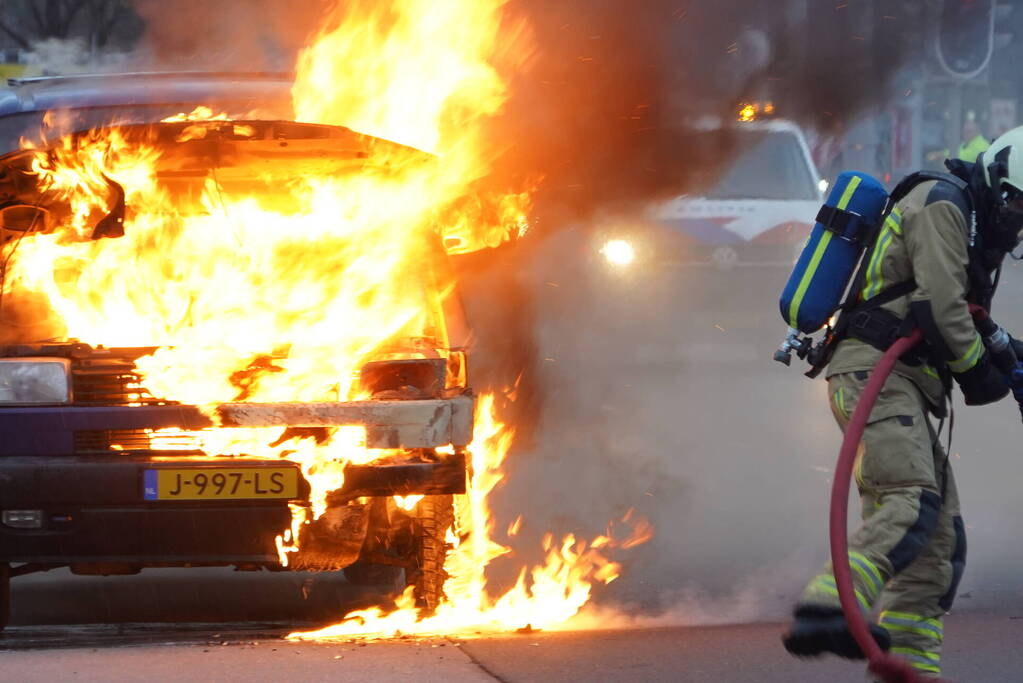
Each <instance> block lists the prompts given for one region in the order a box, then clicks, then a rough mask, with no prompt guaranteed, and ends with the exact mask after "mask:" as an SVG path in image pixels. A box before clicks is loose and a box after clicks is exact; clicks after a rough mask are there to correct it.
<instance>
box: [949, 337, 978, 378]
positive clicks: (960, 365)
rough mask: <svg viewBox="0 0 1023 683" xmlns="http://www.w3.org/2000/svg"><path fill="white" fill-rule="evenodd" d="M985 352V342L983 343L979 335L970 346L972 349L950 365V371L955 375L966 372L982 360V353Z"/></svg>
mask: <svg viewBox="0 0 1023 683" xmlns="http://www.w3.org/2000/svg"><path fill="white" fill-rule="evenodd" d="M983 350H984V342H983V341H981V338H980V335H979V334H978V335H977V336H976V338H975V339H974V340H973V343H972V344H970V348H969V349H967V350H966V353H964V354H963V355H962V356H960V357H959V358H957V359H955V360H954V361H951V362H950V363H949V364H948V369H949V370H951V371H952V372H955V373H961V372H966V371H967V370H969V369H970V368H972V367H973V366H974V365H976V364H977V361H978V360H980V355H981V352H982V351H983Z"/></svg>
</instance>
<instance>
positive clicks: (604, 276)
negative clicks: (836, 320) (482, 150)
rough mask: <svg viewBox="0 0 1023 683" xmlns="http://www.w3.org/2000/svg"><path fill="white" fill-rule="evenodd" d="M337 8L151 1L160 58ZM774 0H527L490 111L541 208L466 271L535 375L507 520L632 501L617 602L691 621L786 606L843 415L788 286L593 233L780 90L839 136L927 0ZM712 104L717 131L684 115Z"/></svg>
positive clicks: (501, 370) (600, 522)
mask: <svg viewBox="0 0 1023 683" xmlns="http://www.w3.org/2000/svg"><path fill="white" fill-rule="evenodd" d="M328 4H330V3H327V2H320V1H317V2H306V3H295V2H283V1H275V0H259V1H258V2H257V1H246V2H242V1H241V0H233V1H229V0H223V1H221V2H216V3H211V2H202V1H200V0H179V1H177V2H160V1H158V0H138V2H137V7H138V10H139V12H140V14H141V15H142V16H143V17H144V18H145V19H146V20H147V24H148V28H147V32H146V34H145V36H144V40H143V52H144V53H145V55H146V57H145V59H146V60H147V61H148V62H149V63H150V64H152V65H159V66H170V67H177V68H204V69H218V70H223V69H243V70H252V69H266V70H289V69H291V68H292V66H293V63H294V56H295V54H296V51H297V50H298V49H299V48H300V47H301V45H302V44H303V43H304V42H305V41H306V40H307V38H308V36H309V35H310V34H311V33H312V32H313V31H314V30H315V27H316V24H317V21H318V20H319V19H320V17H321V16H322V15H323V11H324V8H325V7H326V6H327V5H328ZM778 4H779V3H768V2H761V1H757V0H717V1H715V2H713V3H711V2H697V1H695V0H690V1H686V0H671V1H667V0H643V1H642V2H636V1H634V0H633V1H629V0H572V1H569V0H561V1H557V2H545V1H542V0H511V1H510V2H509V5H508V11H509V12H510V13H512V14H515V15H519V16H525V17H527V18H528V19H529V21H530V23H531V24H532V27H533V31H534V33H535V36H536V39H537V42H538V54H537V58H536V60H535V61H534V63H533V65H532V67H531V68H530V69H529V70H528V71H527V72H525V73H521V74H517V75H515V77H514V79H513V81H512V83H511V98H510V100H509V102H508V103H507V106H506V107H505V110H504V111H503V112H502V114H501V115H500V116H499V117H497V118H496V119H495V120H494V121H493V135H495V136H500V137H501V139H502V140H503V141H505V142H506V143H507V145H506V152H505V153H504V155H503V156H502V157H501V158H499V159H498V160H497V164H496V168H495V173H494V175H493V176H492V177H491V178H489V179H487V180H486V181H485V183H486V184H488V185H491V186H493V187H497V188H502V187H506V188H515V189H518V188H519V186H520V185H521V183H522V182H525V181H531V180H534V179H536V178H538V177H539V178H542V180H541V182H540V184H539V186H538V191H537V194H536V211H535V214H534V218H533V221H534V223H535V224H534V226H533V229H532V230H531V231H530V233H529V234H528V235H527V236H526V237H525V238H523V239H522V240H521V241H520V242H519V243H518V244H515V245H511V246H510V247H505V248H502V249H499V250H497V251H495V252H493V253H487V254H478V255H475V256H472V257H470V258H468V259H464V260H463V261H462V262H461V263H459V264H458V266H459V268H460V270H461V273H462V275H463V278H462V283H461V284H462V292H463V295H464V296H465V298H466V302H467V306H468V308H469V313H470V317H471V319H472V322H473V324H474V327H475V330H476V334H477V350H476V354H475V358H474V363H475V366H474V370H475V375H474V383H475V384H476V386H477V387H478V388H481V389H483V388H487V387H503V386H509V385H513V384H515V382H516V380H518V391H517V395H516V400H515V401H513V402H509V403H508V405H506V406H505V407H506V408H512V409H514V411H515V412H509V413H507V414H506V416H511V419H512V421H513V422H514V423H515V424H516V426H517V428H518V429H519V435H520V438H519V440H518V441H517V442H516V447H515V449H514V450H513V452H512V454H511V457H510V459H509V468H510V472H509V476H508V478H507V480H506V482H505V484H504V486H503V488H502V489H500V490H499V491H498V493H497V494H496V497H497V500H496V505H497V513H498V517H499V520H501V521H502V522H505V523H507V522H510V521H511V520H513V519H514V518H515V517H516V516H517V515H519V514H524V515H525V522H524V526H523V530H522V532H521V537H520V538H521V539H522V540H523V542H521V543H520V542H518V541H516V542H513V543H511V545H513V546H514V547H515V548H516V555H515V558H514V559H515V561H516V562H518V561H521V560H522V559H528V552H527V551H525V550H523V549H524V548H530V547H538V546H539V543H538V542H537V541H538V540H539V537H540V536H541V535H542V533H543V532H544V531H545V530H547V529H553V530H555V531H567V530H579V531H583V532H585V533H588V534H592V533H596V532H600V531H602V530H603V526H604V524H605V522H606V521H607V520H608V519H612V518H620V517H622V516H623V515H624V514H625V512H626V510H628V509H629V508H632V507H635V508H636V509H637V510H638V512H639V513H640V514H643V515H645V516H647V517H650V518H651V519H652V520H653V522H654V523H655V526H656V527H657V534H658V535H657V537H656V538H655V539H654V541H653V542H651V543H649V544H647V545H646V546H641V547H639V548H636V549H634V551H632V552H631V554H630V555H629V556H628V560H627V566H626V573H625V578H624V579H623V580H621V581H619V582H617V583H615V584H612V586H611V587H610V594H605V597H608V598H613V599H614V600H616V601H619V602H621V603H624V604H637V605H639V606H641V607H643V608H644V609H651V608H654V607H664V606H666V605H667V606H670V605H672V604H681V605H682V606H681V607H677V608H676V609H674V610H669V611H668V613H667V615H668V616H667V617H666V618H667V619H669V620H674V621H679V620H682V621H685V620H692V619H694V618H696V619H700V620H711V621H723V620H744V619H752V618H756V617H759V616H763V615H764V614H765V613H766V614H776V613H777V610H778V609H780V607H779V606H780V605H782V604H784V602H785V601H786V600H788V599H789V597H790V596H791V592H792V591H793V590H794V589H795V588H796V587H797V586H798V584H799V582H800V581H801V580H802V579H803V578H804V576H805V574H806V572H808V571H810V569H811V568H812V567H813V566H814V565H815V564H816V563H817V562H818V561H819V560H822V559H823V548H824V545H823V543H824V532H825V529H824V525H823V522H822V521H821V520H822V518H821V515H820V512H821V511H823V510H824V504H825V497H826V495H827V489H828V486H829V483H830V468H831V466H832V463H833V458H834V450H835V448H836V447H837V437H836V434H837V432H836V430H835V428H834V426H833V424H831V420H830V416H829V415H828V411H827V407H826V405H825V402H824V401H823V399H822V397H821V394H822V392H821V387H820V385H819V384H817V383H811V382H808V381H806V380H801V379H800V378H799V377H798V376H797V375H796V373H795V372H794V371H789V372H788V373H785V372H783V371H782V369H781V368H780V366H779V367H775V366H772V365H771V364H770V361H769V360H767V359H768V358H769V356H770V351H771V350H772V344H773V343H774V342H776V341H777V340H776V338H775V337H776V334H777V333H778V332H779V331H780V330H781V325H780V323H779V321H778V320H777V313H776V309H775V305H776V303H775V296H776V291H777V288H778V287H779V286H780V284H781V283H780V282H774V281H765V280H758V279H751V278H747V277H746V276H745V275H738V274H736V273H732V274H716V275H713V276H712V275H708V276H707V277H706V278H704V277H703V276H702V275H700V274H696V275H687V274H680V273H661V272H657V273H655V272H652V271H649V270H644V268H642V267H641V268H640V271H639V272H638V273H636V274H633V275H631V276H626V277H622V276H621V274H611V273H607V272H604V271H601V270H600V269H599V268H597V267H594V264H593V263H592V262H591V260H590V256H591V255H592V254H591V253H590V252H588V251H587V250H586V246H585V244H586V239H585V233H586V232H587V230H588V226H589V225H590V221H591V219H592V218H593V217H595V216H599V215H601V214H603V213H604V212H607V211H613V212H615V213H616V214H617V215H619V216H623V217H626V218H627V217H628V215H629V212H638V211H639V210H641V208H642V206H643V204H644V203H645V202H647V201H650V200H654V199H657V198H664V197H671V196H673V195H678V194H682V193H685V192H689V191H693V190H694V189H698V188H700V187H702V186H705V185H707V184H709V183H711V182H713V180H714V179H715V177H716V176H717V174H719V173H720V171H721V169H722V168H723V167H724V166H725V165H726V164H727V163H728V162H729V161H730V160H731V159H733V158H734V157H735V155H736V154H737V153H738V152H739V151H741V150H738V149H736V146H735V141H734V139H733V136H732V135H731V133H732V127H731V125H730V122H732V121H733V120H734V115H735V112H736V110H737V108H738V105H739V104H740V103H741V102H746V101H753V100H771V101H772V102H774V103H775V106H776V107H777V110H778V112H779V114H780V115H781V116H783V117H786V118H790V119H793V120H796V121H798V122H799V123H801V124H803V125H805V126H807V127H810V128H814V129H816V130H819V131H823V132H829V131H838V130H841V129H842V128H843V127H844V126H846V125H848V124H850V123H851V122H852V121H853V120H854V119H855V118H856V117H857V116H858V115H860V114H861V113H863V112H865V111H867V110H869V109H870V108H871V107H873V106H875V105H878V104H880V103H882V102H883V101H884V100H885V98H886V97H887V95H888V84H889V83H890V81H891V79H892V77H893V75H894V74H895V73H896V71H897V70H898V68H899V62H900V58H901V55H902V48H901V47H900V46H901V45H902V42H901V41H898V40H895V37H896V36H894V35H893V32H894V30H895V27H897V26H900V25H905V24H906V23H910V22H914V21H917V20H918V17H917V16H916V15H915V14H914V10H913V8H914V7H916V6H917V5H918V4H920V3H909V2H903V3H886V4H888V5H892V7H890V8H886V9H885V12H886V16H876V15H874V14H872V13H871V10H870V8H869V7H862V6H861V5H863V4H865V3H861V4H857V3H844V2H843V3H839V2H823V1H822V2H817V1H816V0H815V1H813V2H810V1H809V0H807V2H804V3H803V7H802V10H801V11H798V12H795V11H794V12H791V13H788V12H782V11H779V9H778V7H777V5H778ZM793 4H795V3H793ZM872 4H875V5H879V4H880V3H872ZM708 117H709V118H711V119H714V120H716V121H718V122H719V124H720V125H718V126H716V127H713V129H712V130H710V131H708V130H706V129H694V127H692V126H689V125H687V123H692V122H694V121H696V120H698V119H707V118H708ZM719 276H720V277H719ZM714 278H717V279H714ZM495 302H500V303H501V304H502V305H500V306H497V305H495ZM1010 479H1011V478H1009V477H1006V479H1005V481H1009V480H1010ZM694 586H696V587H695V588H694ZM719 596H730V597H729V599H728V600H726V601H724V602H720V601H714V600H713V598H717V597H719ZM694 615H695V616H694Z"/></svg>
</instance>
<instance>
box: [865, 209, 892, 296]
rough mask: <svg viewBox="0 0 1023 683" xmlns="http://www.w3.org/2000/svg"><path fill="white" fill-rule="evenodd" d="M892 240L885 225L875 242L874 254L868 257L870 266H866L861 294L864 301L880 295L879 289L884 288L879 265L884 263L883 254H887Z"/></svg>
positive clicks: (890, 233)
mask: <svg viewBox="0 0 1023 683" xmlns="http://www.w3.org/2000/svg"><path fill="white" fill-rule="evenodd" d="M894 239H895V238H894V237H892V232H891V231H890V230H889V229H888V226H887V225H886V226H885V227H884V229H882V230H881V236H880V237H879V238H878V240H877V246H876V247H874V253H873V255H872V256H871V257H870V264H869V265H868V266H867V282H866V284H865V285H864V287H863V293H862V297H863V298H864V299H869V298H871V297H874V296H877V295H878V294H880V293H881V288H882V287H883V286H884V278H882V277H881V263H882V262H883V261H884V257H885V254H886V253H888V247H890V246H891V245H892V241H893V240H894Z"/></svg>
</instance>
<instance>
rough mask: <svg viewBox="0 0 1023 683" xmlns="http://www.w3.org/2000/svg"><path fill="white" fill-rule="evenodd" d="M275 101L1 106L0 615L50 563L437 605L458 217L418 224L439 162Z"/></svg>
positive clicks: (161, 87)
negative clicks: (386, 590)
mask: <svg viewBox="0 0 1023 683" xmlns="http://www.w3.org/2000/svg"><path fill="white" fill-rule="evenodd" d="M290 87H291V81H290V80H289V79H287V78H278V77H274V76H266V75H257V76H252V75H248V76H238V75H231V74H190V73H189V74H122V75H117V76H90V77H72V78H41V79H24V80H18V81H13V82H12V83H11V89H10V90H9V91H7V92H4V93H2V94H0V145H2V150H0V152H2V153H3V155H2V156H0V244H2V261H0V278H2V287H0V625H3V624H4V623H6V621H7V615H8V613H9V606H10V599H9V596H10V579H11V578H12V577H16V576H20V575H24V574H28V573H30V572H35V571H45V570H48V569H53V568H57V567H69V568H70V570H71V571H72V572H74V573H77V574H103V575H106V574H124V573H135V572H138V571H139V570H140V569H142V568H144V567H155V566H159V567H196V566H232V565H233V566H235V567H237V568H239V569H247V570H256V569H270V570H280V569H288V570H321V571H334V570H341V569H344V571H345V575H346V576H347V577H348V578H349V579H350V580H352V581H354V582H379V581H380V580H381V577H386V576H389V575H396V573H397V572H400V571H402V570H403V571H404V579H405V582H406V583H407V585H408V586H411V587H412V589H413V591H414V596H415V598H416V602H417V604H418V605H419V606H420V607H421V608H424V609H426V610H430V609H433V608H434V607H436V605H437V604H438V601H439V600H440V599H441V597H442V596H441V593H442V590H443V584H444V579H445V574H444V560H445V553H446V549H447V547H448V543H449V542H450V541H451V540H452V539H451V537H450V534H451V528H452V521H453V515H454V512H453V506H452V496H453V495H454V494H460V493H463V492H464V491H465V486H466V469H467V467H466V448H467V446H468V444H469V443H470V441H471V440H472V434H473V408H474V399H473V395H472V392H471V390H470V387H469V383H468V370H467V351H468V346H469V333H468V329H467V327H466V323H465V321H464V319H463V315H462V310H461V305H460V302H459V299H458V294H457V287H456V286H455V282H454V280H453V278H452V276H451V275H450V272H449V270H448V264H447V258H448V256H447V252H449V251H458V250H459V249H464V248H466V244H465V240H466V239H467V237H466V234H465V232H464V226H455V227H454V228H450V229H449V230H443V229H439V228H438V227H437V226H438V224H441V223H442V222H443V221H439V220H437V216H436V213H435V212H434V214H431V212H430V211H429V210H427V208H429V207H430V206H433V205H432V204H431V203H430V202H434V201H436V196H435V195H436V193H437V191H438V190H437V188H438V187H443V174H444V168H443V164H442V163H440V162H439V161H438V160H437V159H436V158H434V157H432V156H430V155H428V154H426V153H423V152H420V151H418V150H416V149H412V148H410V147H406V146H403V145H400V144H397V143H394V142H389V141H387V140H383V139H379V138H374V137H371V136H367V135H362V134H359V133H356V132H353V131H351V130H349V129H346V128H341V127H337V126H329V125H317V124H307V123H300V122H296V121H295V117H294V116H293V115H292V113H291V110H290ZM367 198H372V201H367ZM424 207H427V208H424ZM431 215H432V219H430V220H424V218H423V217H424V216H426V217H427V218H430V217H431ZM460 231H461V232H460Z"/></svg>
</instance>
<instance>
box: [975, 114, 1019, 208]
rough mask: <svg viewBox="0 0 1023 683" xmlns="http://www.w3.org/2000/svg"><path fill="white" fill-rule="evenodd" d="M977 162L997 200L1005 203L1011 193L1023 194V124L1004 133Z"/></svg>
mask: <svg viewBox="0 0 1023 683" xmlns="http://www.w3.org/2000/svg"><path fill="white" fill-rule="evenodd" d="M977 162H978V163H979V164H980V165H981V168H983V169H984V180H985V182H986V183H987V186H988V187H989V188H991V190H992V191H993V192H994V195H995V198H996V199H995V201H1000V202H1002V203H1004V202H1005V201H1006V200H1007V199H1009V196H1011V195H1020V196H1023V126H1019V127H1017V128H1013V129H1012V130H1010V131H1007V132H1005V133H1003V134H1002V135H1001V136H1000V137H999V138H998V139H997V140H995V141H994V142H992V143H991V146H990V147H988V148H987V150H986V151H985V152H983V153H982V154H981V155H980V157H979V158H978V159H977Z"/></svg>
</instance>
